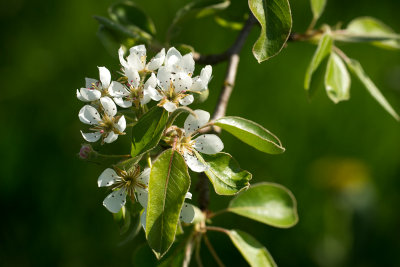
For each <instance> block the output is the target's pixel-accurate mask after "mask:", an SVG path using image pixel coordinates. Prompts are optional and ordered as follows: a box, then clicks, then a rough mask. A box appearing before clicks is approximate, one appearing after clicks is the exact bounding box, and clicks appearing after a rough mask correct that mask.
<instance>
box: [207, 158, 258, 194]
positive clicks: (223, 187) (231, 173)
mask: <svg viewBox="0 0 400 267" xmlns="http://www.w3.org/2000/svg"><path fill="white" fill-rule="evenodd" d="M202 157H203V159H204V161H205V162H206V164H207V166H208V168H207V170H206V171H205V173H206V175H207V176H208V178H210V181H211V183H212V184H213V186H214V190H215V192H216V193H217V194H219V195H235V194H237V193H238V192H240V191H242V190H244V189H246V188H248V187H249V181H250V180H251V173H249V172H248V171H245V170H242V169H240V167H239V164H238V163H237V162H236V160H235V159H234V158H232V156H231V155H229V154H228V153H223V152H220V153H217V154H215V155H206V154H202Z"/></svg>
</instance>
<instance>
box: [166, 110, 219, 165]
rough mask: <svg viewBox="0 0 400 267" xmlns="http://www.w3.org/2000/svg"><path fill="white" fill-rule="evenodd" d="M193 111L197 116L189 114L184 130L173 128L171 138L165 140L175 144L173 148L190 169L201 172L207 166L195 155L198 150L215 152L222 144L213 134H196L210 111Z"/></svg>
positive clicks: (207, 152)
mask: <svg viewBox="0 0 400 267" xmlns="http://www.w3.org/2000/svg"><path fill="white" fill-rule="evenodd" d="M194 113H195V114H196V115H197V118H196V117H195V116H193V115H192V114H190V115H189V116H188V117H187V118H186V120H185V123H184V130H182V129H180V128H178V129H173V131H174V134H173V136H172V138H169V139H168V140H166V142H167V143H169V144H170V145H174V146H175V149H176V150H177V151H178V152H179V153H180V154H181V155H182V156H183V158H184V160H185V161H186V164H187V165H188V167H189V168H190V169H191V170H192V171H194V172H203V171H205V170H206V169H207V166H206V165H205V164H204V163H203V162H202V161H201V160H200V159H199V158H198V157H197V155H198V152H200V153H204V154H210V155H211V154H216V153H218V152H220V151H222V149H223V148H224V144H223V143H222V141H221V139H220V138H219V137H218V136H217V135H215V134H201V135H200V136H197V135H198V130H199V129H200V128H201V127H203V126H205V125H206V124H207V123H208V121H209V119H210V113H208V112H207V111H204V110H200V109H197V110H194ZM167 135H168V132H167Z"/></svg>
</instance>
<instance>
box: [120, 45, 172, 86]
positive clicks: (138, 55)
mask: <svg viewBox="0 0 400 267" xmlns="http://www.w3.org/2000/svg"><path fill="white" fill-rule="evenodd" d="M118 55H119V61H120V63H121V65H122V70H123V72H124V74H125V76H126V77H127V78H128V81H131V80H134V78H135V77H134V72H135V71H136V72H148V71H151V72H153V71H155V70H157V69H158V68H159V67H161V65H162V64H163V63H164V59H165V49H164V48H163V49H161V51H160V52H159V53H158V54H157V55H155V56H154V57H153V58H152V59H151V60H150V61H149V62H148V63H147V64H146V57H147V56H146V47H145V46H144V45H137V46H133V47H131V48H130V49H129V56H128V57H127V58H126V59H125V58H124V50H123V49H122V47H121V48H120V49H119V50H118Z"/></svg>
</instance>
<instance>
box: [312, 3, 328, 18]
mask: <svg viewBox="0 0 400 267" xmlns="http://www.w3.org/2000/svg"><path fill="white" fill-rule="evenodd" d="M310 2H311V10H312V13H313V17H314V20H315V21H316V20H317V19H319V17H320V16H321V14H322V12H324V9H325V6H326V0H310Z"/></svg>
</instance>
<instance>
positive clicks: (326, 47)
mask: <svg viewBox="0 0 400 267" xmlns="http://www.w3.org/2000/svg"><path fill="white" fill-rule="evenodd" d="M332 43H333V40H332V37H331V35H330V34H329V33H326V34H324V35H323V36H322V37H321V39H320V40H319V43H318V47H317V50H315V53H314V55H313V58H312V60H311V62H310V65H308V68H307V72H306V76H305V79H304V89H306V90H309V89H310V87H311V79H312V76H313V73H314V72H315V71H316V70H317V69H318V67H319V66H320V65H321V62H322V61H323V60H324V58H325V57H326V56H327V55H329V53H330V52H331V49H332Z"/></svg>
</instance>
